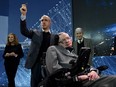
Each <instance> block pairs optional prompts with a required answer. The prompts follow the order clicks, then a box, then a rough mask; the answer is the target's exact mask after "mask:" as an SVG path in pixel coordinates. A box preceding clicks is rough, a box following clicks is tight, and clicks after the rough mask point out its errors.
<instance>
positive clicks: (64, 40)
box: [59, 37, 71, 43]
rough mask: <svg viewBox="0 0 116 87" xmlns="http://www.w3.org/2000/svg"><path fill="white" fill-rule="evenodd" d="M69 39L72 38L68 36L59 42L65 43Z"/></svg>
mask: <svg viewBox="0 0 116 87" xmlns="http://www.w3.org/2000/svg"><path fill="white" fill-rule="evenodd" d="M69 40H71V38H70V37H66V38H64V39H62V40H61V41H59V43H64V42H66V41H69Z"/></svg>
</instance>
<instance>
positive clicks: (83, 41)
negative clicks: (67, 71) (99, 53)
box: [73, 27, 94, 65]
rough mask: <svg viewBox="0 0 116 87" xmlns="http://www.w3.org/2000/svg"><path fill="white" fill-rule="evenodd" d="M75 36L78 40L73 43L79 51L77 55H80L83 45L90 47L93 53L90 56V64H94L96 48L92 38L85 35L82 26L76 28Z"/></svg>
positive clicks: (76, 50)
mask: <svg viewBox="0 0 116 87" xmlns="http://www.w3.org/2000/svg"><path fill="white" fill-rule="evenodd" d="M75 37H76V41H74V43H73V46H74V48H75V52H76V53H77V55H79V51H80V49H81V47H90V49H91V54H90V58H89V64H90V65H92V64H93V63H92V57H93V55H94V48H93V44H92V40H91V39H89V38H85V37H84V32H83V29H82V28H80V27H79V28H76V29H75Z"/></svg>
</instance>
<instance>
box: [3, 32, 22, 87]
mask: <svg viewBox="0 0 116 87" xmlns="http://www.w3.org/2000/svg"><path fill="white" fill-rule="evenodd" d="M23 56H24V54H23V50H22V47H21V44H20V43H19V42H18V39H17V37H16V35H15V34H13V33H10V34H9V35H8V37H7V44H6V47H5V50H4V53H3V58H4V66H5V71H6V75H7V78H8V87H15V75H16V72H17V68H18V65H19V62H20V58H22V57H23Z"/></svg>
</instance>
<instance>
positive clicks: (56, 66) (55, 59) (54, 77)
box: [43, 32, 116, 87]
mask: <svg viewBox="0 0 116 87" xmlns="http://www.w3.org/2000/svg"><path fill="white" fill-rule="evenodd" d="M56 42H57V43H56V45H55V46H50V47H49V48H48V50H47V52H46V67H47V69H48V71H49V73H50V76H48V77H47V79H46V80H45V84H46V85H45V86H43V87H115V82H116V76H104V77H100V76H99V71H98V70H97V69H95V68H94V67H92V66H88V65H87V63H85V65H82V63H83V62H86V61H83V62H81V63H80V62H78V61H79V60H80V59H81V58H80V59H79V60H78V58H79V56H77V55H76V54H75V53H74V50H73V49H72V40H71V38H70V36H69V35H68V34H67V33H65V32H61V33H59V34H58V37H57V41H56ZM88 52H90V51H88ZM85 55H86V54H85ZM75 61H76V63H74V62H75ZM78 63H80V64H78ZM78 67H79V68H78Z"/></svg>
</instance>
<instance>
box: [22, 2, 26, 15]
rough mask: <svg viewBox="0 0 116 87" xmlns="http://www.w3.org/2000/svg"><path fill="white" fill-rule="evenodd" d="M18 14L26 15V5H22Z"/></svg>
mask: <svg viewBox="0 0 116 87" xmlns="http://www.w3.org/2000/svg"><path fill="white" fill-rule="evenodd" d="M20 12H21V14H22V15H26V13H27V6H26V4H22V6H21V8H20Z"/></svg>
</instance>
